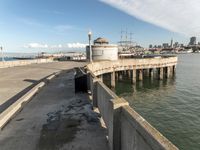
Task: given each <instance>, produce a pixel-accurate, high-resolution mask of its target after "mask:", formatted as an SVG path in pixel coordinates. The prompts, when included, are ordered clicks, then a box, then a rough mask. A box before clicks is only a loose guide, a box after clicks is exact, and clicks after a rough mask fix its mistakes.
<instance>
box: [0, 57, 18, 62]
mask: <svg viewBox="0 0 200 150" xmlns="http://www.w3.org/2000/svg"><path fill="white" fill-rule="evenodd" d="M14 60H16V59H14V58H12V57H5V58H4V61H14ZM0 61H2V58H1V57H0Z"/></svg>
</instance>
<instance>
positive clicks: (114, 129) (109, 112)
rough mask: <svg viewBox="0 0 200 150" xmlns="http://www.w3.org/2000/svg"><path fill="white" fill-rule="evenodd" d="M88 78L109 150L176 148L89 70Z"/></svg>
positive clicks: (169, 149)
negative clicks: (103, 125)
mask: <svg viewBox="0 0 200 150" xmlns="http://www.w3.org/2000/svg"><path fill="white" fill-rule="evenodd" d="M88 78H89V85H90V90H91V93H92V98H93V104H95V106H96V107H98V109H99V112H100V114H101V116H102V118H103V120H104V122H105V125H106V127H107V129H108V141H109V147H110V149H111V150H133V149H134V150H178V148H177V147H176V146H175V145H173V144H172V143H171V142H170V141H169V140H168V139H167V138H165V137H164V136H163V135H162V134H161V133H160V132H159V131H157V130H156V129H155V128H154V127H152V126H151V125H150V124H149V123H148V122H147V121H146V120H145V119H144V118H142V117H141V116H140V115H139V114H138V113H137V112H136V111H134V110H133V109H132V108H131V107H130V106H129V104H128V102H127V101H126V100H124V99H123V98H119V97H118V96H117V95H116V94H115V93H114V92H112V91H111V90H110V89H109V88H108V87H107V86H106V85H105V84H103V83H102V82H101V81H100V80H99V79H98V78H96V77H95V76H94V74H93V73H92V72H90V71H89V74H88Z"/></svg>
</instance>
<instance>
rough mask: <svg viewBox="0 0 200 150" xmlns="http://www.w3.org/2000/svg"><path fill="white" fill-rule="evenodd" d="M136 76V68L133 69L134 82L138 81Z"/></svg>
mask: <svg viewBox="0 0 200 150" xmlns="http://www.w3.org/2000/svg"><path fill="white" fill-rule="evenodd" d="M136 77H137V74H136V70H135V69H133V70H132V82H133V83H136Z"/></svg>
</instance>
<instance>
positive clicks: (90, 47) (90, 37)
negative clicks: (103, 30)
mask: <svg viewBox="0 0 200 150" xmlns="http://www.w3.org/2000/svg"><path fill="white" fill-rule="evenodd" d="M88 38H89V50H90V62H92V45H91V40H92V32H91V31H89V32H88Z"/></svg>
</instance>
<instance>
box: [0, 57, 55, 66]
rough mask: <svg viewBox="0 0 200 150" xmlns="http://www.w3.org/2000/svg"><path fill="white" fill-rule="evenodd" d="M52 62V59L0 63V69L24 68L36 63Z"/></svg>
mask: <svg viewBox="0 0 200 150" xmlns="http://www.w3.org/2000/svg"><path fill="white" fill-rule="evenodd" d="M48 62H53V60H52V59H31V60H16V61H4V62H2V61H0V68H8V67H14V66H24V65H29V64H36V63H48Z"/></svg>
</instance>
